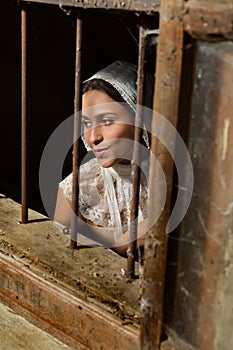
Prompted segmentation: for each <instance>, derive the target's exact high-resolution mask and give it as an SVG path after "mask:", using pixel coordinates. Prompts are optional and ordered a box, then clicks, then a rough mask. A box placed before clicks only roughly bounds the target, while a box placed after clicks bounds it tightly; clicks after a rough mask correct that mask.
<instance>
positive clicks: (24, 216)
mask: <svg viewBox="0 0 233 350" xmlns="http://www.w3.org/2000/svg"><path fill="white" fill-rule="evenodd" d="M26 36H27V33H26V10H25V6H22V7H21V202H22V208H21V223H22V224H26V223H27V222H28V174H27V173H28V171H27V168H28V165H27V161H28V159H27V110H26V109H27V108H26V107H27V106H26V97H27V87H26V83H27V75H26V58H27V57H26V49H27V45H26Z"/></svg>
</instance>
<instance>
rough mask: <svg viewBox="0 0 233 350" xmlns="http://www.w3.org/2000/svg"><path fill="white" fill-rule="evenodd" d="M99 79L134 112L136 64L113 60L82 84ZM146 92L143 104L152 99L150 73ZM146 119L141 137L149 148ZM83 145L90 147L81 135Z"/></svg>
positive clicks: (146, 82)
mask: <svg viewBox="0 0 233 350" xmlns="http://www.w3.org/2000/svg"><path fill="white" fill-rule="evenodd" d="M94 79H101V80H104V81H106V82H107V83H109V84H111V85H112V86H113V87H114V88H115V89H116V90H117V91H118V92H119V94H120V95H121V97H122V98H123V99H124V100H125V102H126V103H127V104H128V105H129V106H130V108H131V109H132V110H133V111H134V112H136V103H137V66H136V65H135V64H133V63H129V62H124V61H115V62H113V63H111V64H110V65H109V66H107V67H106V68H103V69H101V70H100V71H98V72H97V73H95V74H94V75H93V76H91V77H90V78H88V79H86V80H85V81H84V82H83V84H85V83H86V82H87V81H90V80H94ZM145 85H146V94H145V104H146V105H147V104H150V103H151V99H152V77H151V76H150V75H147V76H146V79H145ZM146 124H147V123H146V121H145V122H144V124H143V139H144V141H145V143H146V146H147V148H149V138H148V133H147V130H149V129H148V128H150V126H149V125H146ZM82 140H83V142H84V145H85V147H86V149H87V150H88V151H90V147H89V146H88V145H87V142H86V140H85V138H84V137H82Z"/></svg>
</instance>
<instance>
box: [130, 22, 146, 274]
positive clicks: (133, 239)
mask: <svg viewBox="0 0 233 350" xmlns="http://www.w3.org/2000/svg"><path fill="white" fill-rule="evenodd" d="M145 47H146V44H145V29H144V26H143V23H141V26H140V34H139V54H138V78H137V106H136V116H135V131H134V150H133V162H132V179H133V198H132V202H131V206H130V234H129V237H130V238H129V245H128V249H127V271H126V277H127V278H129V279H132V278H134V277H135V257H136V249H137V225H138V205H139V190H140V178H141V169H140V162H141V159H140V142H141V140H142V105H143V86H144V60H145Z"/></svg>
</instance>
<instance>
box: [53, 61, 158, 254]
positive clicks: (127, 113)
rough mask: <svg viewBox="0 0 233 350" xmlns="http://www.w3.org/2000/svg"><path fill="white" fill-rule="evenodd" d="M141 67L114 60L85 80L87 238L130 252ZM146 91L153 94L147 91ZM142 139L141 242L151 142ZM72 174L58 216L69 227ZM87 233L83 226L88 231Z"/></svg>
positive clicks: (82, 180) (82, 190) (82, 199)
mask: <svg viewBox="0 0 233 350" xmlns="http://www.w3.org/2000/svg"><path fill="white" fill-rule="evenodd" d="M136 83H137V67H136V66H135V65H133V64H130V63H127V62H122V61H116V62H114V63H113V64H111V65H110V66H108V67H106V68H105V69H103V70H101V71H99V72H98V73H96V74H95V75H94V76H92V77H91V78H89V79H88V80H86V81H85V82H84V84H83V97H82V107H83V108H82V125H83V131H84V135H83V141H84V144H85V146H86V148H87V150H91V151H92V152H93V153H94V155H95V158H92V159H91V160H89V161H88V162H86V163H84V164H82V165H81V167H80V170H79V213H77V214H78V216H79V217H80V218H81V220H79V228H78V230H79V231H80V232H82V229H83V228H84V227H85V223H88V224H90V225H89V226H88V233H87V232H86V234H87V235H89V237H90V236H91V237H92V239H93V240H96V241H98V242H101V243H102V244H103V245H107V246H109V247H112V249H113V250H115V251H116V252H118V253H119V254H121V255H123V256H126V250H127V246H128V240H129V223H130V202H131V198H132V192H133V187H132V180H131V160H132V152H133V142H134V141H133V140H134V121H135V110H136V100H137V88H136ZM148 95H151V90H149V93H148ZM143 133H144V140H142V153H143V156H142V159H144V160H143V162H142V170H143V171H142V176H141V184H140V200H139V215H138V221H139V226H138V246H143V244H144V238H145V233H146V231H147V228H146V225H147V220H146V218H147V198H148V184H147V165H148V158H149V149H148V148H149V144H148V137H147V133H146V130H144V131H143ZM71 194H72V174H70V175H69V176H68V177H67V178H66V179H65V180H63V181H62V182H61V183H60V184H59V190H58V198H57V205H56V210H55V216H54V220H55V221H57V222H59V223H61V224H63V225H65V226H69V225H70V219H71V215H72V212H71V210H70V207H71V199H72V198H71V197H72V195H71ZM84 231H85V230H84Z"/></svg>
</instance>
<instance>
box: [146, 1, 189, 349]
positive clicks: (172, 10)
mask: <svg viewBox="0 0 233 350" xmlns="http://www.w3.org/2000/svg"><path fill="white" fill-rule="evenodd" d="M182 8H183V0H178V1H173V0H163V1H162V2H161V11H160V36H159V41H158V50H157V64H156V81H155V97H154V104H153V109H154V110H155V111H156V112H158V113H160V114H161V115H163V116H164V117H166V118H167V120H168V121H169V122H170V123H172V124H173V125H174V126H176V125H177V119H178V105H179V92H180V80H181V69H182V53H183V23H182V21H181V20H180V13H182ZM156 123H157V118H156V116H155V118H153V121H152V131H153V129H154V128H155V126H156ZM170 142H172V143H175V140H169V143H170ZM151 150H152V153H153V154H154V155H155V156H156V159H157V160H158V161H159V162H160V164H161V166H162V168H163V171H164V173H165V174H166V179H167V199H166V203H165V207H164V209H163V212H162V213H161V216H160V218H159V220H158V221H157V222H156V223H155V224H154V226H153V227H152V228H151V229H150V230H149V232H148V235H147V237H146V241H145V251H144V264H143V273H142V278H141V293H140V294H141V300H140V303H141V311H140V312H141V330H140V344H141V349H143V350H152V349H153V350H157V349H159V344H160V339H161V333H162V322H163V296H164V282H165V269H166V258H167V234H166V225H167V222H168V219H169V214H170V201H171V190H172V176H173V160H172V158H171V156H170V155H169V154H168V152H167V150H166V147H165V146H164V145H163V144H162V143H161V142H157V141H156V139H155V138H152V144H151ZM154 158H155V157H151V160H150V174H149V191H150V193H151V191H152V189H153V183H154V181H156V179H158V178H159V176H158V175H157V171H158V169H157V167H156V164H155V160H154ZM159 205H160V203H159V201H158V200H157V198H153V196H151V198H150V203H149V217H151V214H152V210H153V211H154V210H157V209H158V210H159V209H160V208H159Z"/></svg>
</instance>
